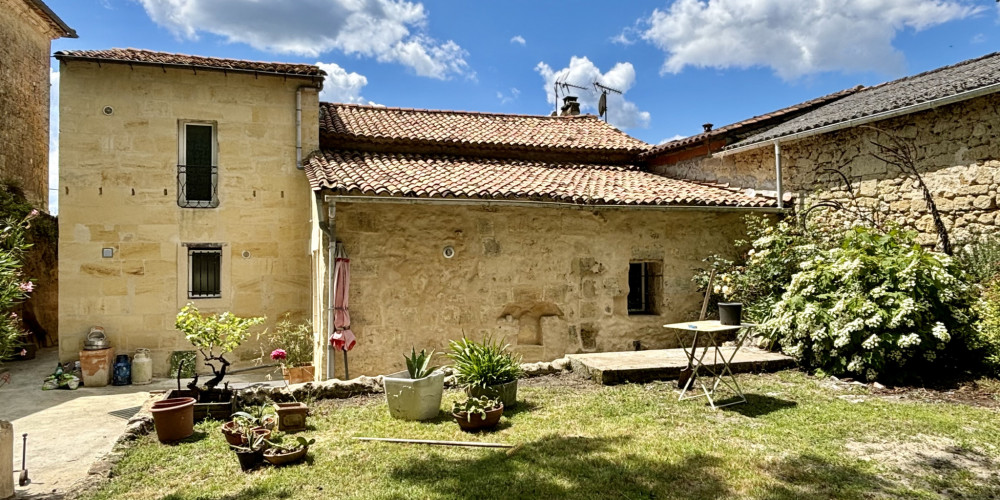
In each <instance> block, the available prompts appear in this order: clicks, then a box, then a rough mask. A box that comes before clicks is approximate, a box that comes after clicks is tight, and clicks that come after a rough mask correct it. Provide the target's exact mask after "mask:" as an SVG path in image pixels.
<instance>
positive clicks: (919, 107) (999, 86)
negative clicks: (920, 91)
mask: <svg viewBox="0 0 1000 500" xmlns="http://www.w3.org/2000/svg"><path fill="white" fill-rule="evenodd" d="M995 92H1000V83H994V84H991V85H987V86H985V87H980V88H978V89H975V90H970V91H967V92H962V93H959V94H954V95H950V96H947V97H939V98H937V99H932V100H930V101H924V102H921V103H918V104H912V105H910V106H905V107H902V108H898V109H893V110H890V111H883V112H881V113H876V114H874V115H868V116H861V117H858V118H852V119H850V120H847V121H843V122H839V123H832V124H830V125H825V126H822V127H817V128H814V129H809V130H803V131H801V132H796V133H794V134H789V135H783V136H779V137H771V138H767V139H762V140H760V141H758V142H755V143H753V144H747V145H745V146H740V147H737V148H733V149H725V150H722V151H719V152H717V153H715V154H713V155H712V157H713V158H724V157H726V156H729V155H732V154H736V153H741V152H744V151H750V150H753V149H758V148H762V147H764V146H767V145H768V144H770V143H774V144H775V145H777V144H778V143H779V142H791V141H797V140H799V139H805V138H806V137H812V136H814V135H820V134H826V133H829V132H835V131H837V130H843V129H845V128H851V127H856V126H858V125H864V124H867V123H872V122H877V121H881V120H887V119H889V118H895V117H897V116H902V115H908V114H911V113H917V112H919V111H925V110H928V109H934V108H936V107H939V106H945V105H948V104H954V103H957V102H962V101H967V100H969V99H974V98H976V97H980V96H984V95H988V94H992V93H995Z"/></svg>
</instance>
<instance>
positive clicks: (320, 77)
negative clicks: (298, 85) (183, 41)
mask: <svg viewBox="0 0 1000 500" xmlns="http://www.w3.org/2000/svg"><path fill="white" fill-rule="evenodd" d="M54 56H55V58H56V59H58V60H60V61H64V60H65V61H85V62H96V63H112V64H127V65H130V66H150V67H156V68H172V69H196V70H202V71H219V72H222V73H245V74H253V75H267V76H280V77H284V78H302V79H307V80H311V81H313V82H316V83H319V84H322V83H323V81H324V80H325V73H323V74H319V75H305V74H302V73H288V72H283V71H261V70H255V69H242V68H220V67H217V66H206V65H203V64H176V63H159V62H148V61H133V60H129V59H116V58H112V57H88V56H78V55H74V54H67V53H65V52H56V53H55V55H54ZM321 73H322V71H321Z"/></svg>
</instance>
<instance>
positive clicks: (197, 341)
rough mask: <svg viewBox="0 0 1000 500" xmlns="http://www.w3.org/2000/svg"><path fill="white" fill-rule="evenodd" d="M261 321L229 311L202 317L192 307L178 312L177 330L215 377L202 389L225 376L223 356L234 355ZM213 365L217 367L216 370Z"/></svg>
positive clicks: (225, 366)
mask: <svg viewBox="0 0 1000 500" xmlns="http://www.w3.org/2000/svg"><path fill="white" fill-rule="evenodd" d="M263 322H264V318H263V317H260V318H241V317H239V316H236V315H234V314H232V313H230V312H229V311H226V312H224V313H222V314H213V315H210V316H209V315H203V314H201V313H200V312H198V308H197V307H195V305H194V304H188V305H186V306H184V307H183V308H181V311H180V312H179V313H177V322H176V327H177V329H178V330H180V331H181V332H183V333H184V336H185V337H186V338H187V340H188V342H190V343H191V345H193V346H195V347H196V348H197V349H198V350H199V351H200V352H201V355H202V357H203V358H205V364H206V365H208V367H209V368H211V369H212V373H213V374H214V375H215V376H214V377H212V378H211V379H210V380H209V381H208V382H206V383H205V387H207V388H209V389H211V388H213V387H215V386H217V385H219V383H220V382H222V379H223V378H224V377H225V376H226V369H227V368H228V367H229V361H228V360H227V359H226V358H225V356H224V355H225V354H227V353H230V352H233V350H235V349H236V348H237V347H239V346H240V344H242V343H243V342H244V341H245V340H246V339H247V338H248V337H249V336H250V332H249V330H250V327H252V326H254V325H259V324H261V323H263ZM216 349H218V351H219V352H218V354H216ZM216 362H218V363H219V368H216V366H215V363H216Z"/></svg>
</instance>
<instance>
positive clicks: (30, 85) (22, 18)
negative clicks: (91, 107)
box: [0, 0, 55, 209]
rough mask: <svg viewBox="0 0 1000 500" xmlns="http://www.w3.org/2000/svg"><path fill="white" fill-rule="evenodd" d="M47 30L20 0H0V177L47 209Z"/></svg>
mask: <svg viewBox="0 0 1000 500" xmlns="http://www.w3.org/2000/svg"><path fill="white" fill-rule="evenodd" d="M53 36H55V35H54V33H53V32H52V28H51V27H49V25H48V23H47V22H46V21H45V20H44V19H42V18H41V16H39V15H38V14H37V13H36V12H34V11H33V10H31V9H30V8H29V7H28V6H27V2H24V1H23V0H0V47H2V48H3V49H2V50H0V179H2V180H3V181H5V182H10V183H13V184H15V185H17V186H19V187H21V188H22V189H23V190H24V193H25V195H26V196H27V198H28V201H30V202H31V203H32V204H33V205H35V206H37V207H39V208H43V209H44V208H46V207H48V200H49V195H48V192H49V191H48V188H49V163H48V161H49V47H50V41H51V39H52V37H53Z"/></svg>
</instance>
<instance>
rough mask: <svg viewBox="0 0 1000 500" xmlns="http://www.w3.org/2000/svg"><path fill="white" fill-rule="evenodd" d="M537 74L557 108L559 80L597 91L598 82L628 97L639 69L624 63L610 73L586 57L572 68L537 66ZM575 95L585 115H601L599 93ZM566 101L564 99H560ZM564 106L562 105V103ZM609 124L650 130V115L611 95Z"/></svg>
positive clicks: (575, 59)
mask: <svg viewBox="0 0 1000 500" xmlns="http://www.w3.org/2000/svg"><path fill="white" fill-rule="evenodd" d="M535 71H537V72H538V74H540V75H542V78H543V79H544V80H545V86H544V87H543V88H544V89H545V93H546V95H547V100H548V102H549V104H552V105H555V104H556V101H555V96H554V95H553V93H552V86H553V84H554V83H555V82H556V80H558V81H560V82H565V83H571V84H573V85H579V86H581V87H587V88H588V89H593V88H594V82H595V81H596V82H600V83H601V84H602V85H607V86H608V87H611V88H614V89H618V90H621V91H622V92H624V93H627V92H628V89H630V88H632V85H634V84H635V68H633V67H632V63H629V62H624V63H618V64H615V66H614V67H613V68H611V69H610V70H608V71H607V72H606V73H601V70H600V69H599V68H598V67H597V66H595V65H594V63H592V62H590V59H587V58H586V57H576V56H573V57H572V58H570V60H569V66H567V67H565V68H562V69H559V70H553V69H552V68H551V67H550V66H549V65H548V64H546V63H544V62H540V63H538V65H537V66H535ZM572 93H573V94H574V95H576V96H577V97H579V98H580V99H579V100H580V109H581V112H591V113H593V114H597V101H598V99H600V94H598V93H597V91H596V90H577V89H573V91H572ZM560 97H562V96H560ZM560 104H561V103H560ZM608 123H610V124H612V125H614V126H615V127H618V128H620V129H628V128H635V127H647V126H649V112H648V111H641V110H639V107H638V106H637V105H636V104H635V103H634V102H631V101H628V100H626V99H625V96H624V94H623V95H618V94H613V93H609V94H608Z"/></svg>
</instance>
